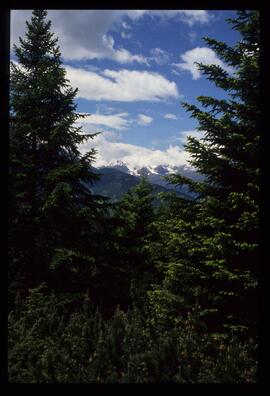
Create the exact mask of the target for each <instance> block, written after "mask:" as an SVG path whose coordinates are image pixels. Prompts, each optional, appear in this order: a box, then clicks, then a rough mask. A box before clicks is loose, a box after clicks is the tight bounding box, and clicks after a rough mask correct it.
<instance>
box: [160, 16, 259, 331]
mask: <svg viewBox="0 0 270 396" xmlns="http://www.w3.org/2000/svg"><path fill="white" fill-rule="evenodd" d="M229 22H230V23H231V24H232V27H233V29H236V30H237V31H238V32H239V33H240V34H241V40H240V41H238V42H237V43H236V45H235V46H234V47H229V46H228V45H227V44H225V43H223V42H219V41H217V40H214V39H210V38H205V40H206V42H207V44H208V45H209V46H210V47H211V48H212V49H213V50H214V51H215V52H216V54H217V56H218V57H219V58H220V59H222V60H223V61H224V62H225V63H227V65H229V66H230V67H231V68H232V71H233V72H232V73H229V72H228V71H226V70H224V69H223V68H222V67H221V66H217V65H204V64H198V67H199V70H200V71H201V72H202V73H203V74H204V75H206V77H207V78H208V79H209V80H210V81H212V82H214V84H215V85H216V86H217V87H219V88H222V89H223V90H224V91H226V93H227V95H225V98H224V99H216V98H213V97H209V96H200V97H198V101H199V102H200V104H201V107H198V106H196V105H190V104H187V103H184V104H183V106H184V107H185V108H186V109H187V110H188V111H189V112H190V113H191V115H192V117H194V118H196V119H197V120H198V123H199V127H198V130H200V131H203V133H204V137H203V138H202V139H201V140H198V139H196V138H194V137H190V138H189V139H188V143H187V144H186V150H187V151H188V152H189V154H190V156H191V164H192V165H193V166H194V167H195V168H196V169H197V171H198V172H200V173H201V174H202V175H204V180H203V181H200V182H196V181H194V180H190V179H187V178H185V177H182V176H180V175H174V176H172V177H171V178H170V181H171V182H174V183H175V184H187V185H188V186H189V187H190V189H191V191H193V192H195V193H197V194H198V198H197V200H196V202H195V203H194V205H195V208H193V212H190V215H191V216H190V218H191V221H188V219H187V218H186V217H185V216H183V214H182V213H181V210H182V209H181V208H180V211H179V215H178V221H177V218H176V219H175V220H172V222H171V238H170V237H169V234H170V232H168V238H170V239H171V245H172V252H174V259H173V258H172V261H171V262H170V265H167V266H165V267H164V282H163V287H162V288H161V289H158V290H156V291H155V293H154V295H153V296H155V294H156V295H159V296H163V300H164V299H165V301H163V303H162V304H163V307H164V304H166V303H168V301H167V302H166V299H168V298H169V299H170V301H172V305H174V308H176V307H177V306H178V307H180V306H181V305H180V304H178V303H177V301H178V300H179V298H180V296H181V285H182V286H183V281H182V280H183V279H185V290H186V288H187V285H189V288H190V292H192V287H193V288H195V289H196V290H197V292H198V294H197V296H196V300H197V302H198V301H199V303H200V304H201V310H202V313H207V312H208V313H209V312H212V313H215V314H212V321H211V320H210V317H209V319H208V324H209V325H210V324H211V328H213V329H218V330H222V329H224V326H227V327H229V328H230V329H232V328H233V329H244V328H245V329H248V330H250V331H255V332H256V316H257V309H258V307H257V299H256V295H257V293H256V290H257V274H258V266H259V250H258V247H259V245H258V244H259V240H258V215H259V214H258V211H259V141H260V124H259V116H260V109H259V103H260V102H259V48H260V32H259V12H258V11H239V12H238V14H237V17H236V18H235V19H230V20H229ZM204 109H205V110H204ZM183 219H184V221H183ZM176 223H177V224H176ZM175 231H176V236H175ZM185 252H186V253H187V254H186V253H185ZM187 274H189V275H190V276H187ZM188 279H189V281H187V280H188ZM179 285H180V286H179ZM179 288H180V290H179ZM178 293H179V294H178ZM189 294H190V293H189ZM164 296H165V297H164ZM168 296H169V297H168ZM160 298H161V297H160ZM180 299H181V298H180ZM173 301H174V302H175V303H173ZM181 301H182V300H181ZM177 304H178V305H177Z"/></svg>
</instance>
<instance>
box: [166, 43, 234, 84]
mask: <svg viewBox="0 0 270 396" xmlns="http://www.w3.org/2000/svg"><path fill="white" fill-rule="evenodd" d="M181 59H182V60H183V62H182V63H173V66H175V67H177V68H178V69H180V70H187V71H189V72H190V73H191V74H192V78H193V80H198V79H199V78H200V77H201V72H200V71H199V69H198V66H197V65H196V64H195V62H198V63H203V64H205V65H217V66H221V67H222V68H223V69H224V70H227V71H228V72H230V73H231V72H232V68H231V67H229V66H227V65H226V64H224V62H222V60H220V59H219V58H218V57H217V55H216V53H215V52H214V51H213V50H212V49H210V48H207V47H196V48H193V49H192V50H189V51H187V52H185V53H184V54H183V55H181Z"/></svg>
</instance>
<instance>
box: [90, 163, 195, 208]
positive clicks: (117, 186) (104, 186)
mask: <svg viewBox="0 0 270 396" xmlns="http://www.w3.org/2000/svg"><path fill="white" fill-rule="evenodd" d="M94 171H95V172H96V173H98V174H100V175H101V178H100V180H99V181H98V182H96V183H95V184H94V185H93V186H91V187H90V188H91V190H92V191H93V193H94V194H98V195H103V196H106V197H109V198H110V199H111V200H112V201H118V200H120V199H121V198H122V196H123V195H124V194H125V193H126V192H127V191H128V190H129V189H130V188H131V187H133V186H135V185H137V184H138V183H139V181H140V177H139V176H134V175H130V174H129V173H125V172H123V171H121V170H118V169H115V168H110V167H103V168H99V169H94ZM149 181H150V182H151V180H149ZM151 184H152V185H153V193H154V195H156V194H157V193H160V192H168V191H172V190H174V189H173V188H171V189H168V188H165V187H164V186H161V185H158V184H154V183H152V182H151ZM178 194H179V195H181V196H183V197H185V198H190V196H188V195H187V194H183V193H179V192H178Z"/></svg>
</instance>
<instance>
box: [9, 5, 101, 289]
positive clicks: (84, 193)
mask: <svg viewBox="0 0 270 396" xmlns="http://www.w3.org/2000/svg"><path fill="white" fill-rule="evenodd" d="M46 16H47V12H46V11H44V10H34V11H33V14H32V19H31V21H30V22H26V24H27V32H26V37H25V39H22V38H20V47H18V46H14V50H15V55H16V57H17V60H18V62H11V90H10V224H9V231H10V234H9V241H10V249H9V253H10V277H11V278H10V279H11V281H10V282H11V284H10V285H11V288H16V287H19V286H20V287H21V288H22V287H23V288H26V289H27V288H28V287H32V286H34V285H37V284H39V283H40V282H42V281H47V282H51V283H52V285H53V286H54V287H56V288H57V287H60V288H63V289H65V287H70V282H71V283H74V282H75V280H76V278H78V279H83V280H84V281H86V283H87V282H88V281H89V277H91V273H93V271H94V269H95V265H96V259H95V257H97V256H98V251H99V249H101V247H100V243H99V242H100V240H102V239H103V238H102V237H101V236H100V234H102V232H103V229H104V224H103V220H102V211H103V206H104V205H103V202H102V200H101V199H99V198H97V197H95V196H94V195H93V194H92V193H91V192H90V190H89V185H91V184H92V183H93V182H95V180H97V176H96V175H95V174H94V173H92V172H91V165H92V163H93V160H94V158H95V150H94V149H92V150H90V151H89V152H87V153H86V154H85V155H82V154H81V153H80V151H79V148H78V146H79V144H81V143H83V142H85V141H86V140H87V139H89V138H90V139H93V138H94V137H95V134H90V135H85V134H83V133H82V131H81V127H80V126H78V124H76V121H77V120H78V118H79V117H81V115H80V114H78V113H76V107H77V106H76V104H75V103H74V99H75V96H76V94H77V89H73V88H71V87H70V85H69V81H68V80H67V78H66V72H65V69H64V67H63V66H62V61H61V54H60V49H59V46H58V45H57V38H54V34H53V33H52V32H51V31H50V29H51V22H50V21H46ZM102 224H103V225H102ZM57 273H58V276H56V274H57ZM69 280H70V282H69ZM67 285H68V286H67Z"/></svg>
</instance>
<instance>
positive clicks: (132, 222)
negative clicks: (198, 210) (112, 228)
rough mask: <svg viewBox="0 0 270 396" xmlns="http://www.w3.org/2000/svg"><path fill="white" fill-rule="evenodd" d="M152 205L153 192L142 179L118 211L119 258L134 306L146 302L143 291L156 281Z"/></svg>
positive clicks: (143, 178)
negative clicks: (153, 257) (152, 257)
mask: <svg viewBox="0 0 270 396" xmlns="http://www.w3.org/2000/svg"><path fill="white" fill-rule="evenodd" d="M153 201H154V195H153V188H152V186H151V184H150V183H149V182H148V180H147V178H146V176H144V175H143V176H141V179H140V182H139V184H138V185H136V186H135V187H133V188H131V189H130V190H129V191H128V192H127V193H126V194H125V195H124V197H123V199H122V201H121V202H120V203H119V206H118V210H117V212H118V216H119V217H120V219H123V221H124V225H123V226H122V227H120V231H119V244H120V249H121V250H120V251H121V253H120V254H121V256H122V260H123V266H124V267H125V268H126V271H128V277H129V282H130V284H131V294H132V296H133V298H134V299H135V301H136V302H137V303H138V302H139V301H141V302H142V301H144V300H145V297H146V290H147V289H148V288H149V285H150V283H151V281H152V279H153V278H154V277H155V273H154V272H155V271H154V267H153V265H152V260H151V253H150V248H151V244H152V243H153V242H154V239H155V229H154V220H155V218H156V215H155V210H154V206H153Z"/></svg>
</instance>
